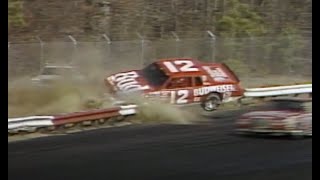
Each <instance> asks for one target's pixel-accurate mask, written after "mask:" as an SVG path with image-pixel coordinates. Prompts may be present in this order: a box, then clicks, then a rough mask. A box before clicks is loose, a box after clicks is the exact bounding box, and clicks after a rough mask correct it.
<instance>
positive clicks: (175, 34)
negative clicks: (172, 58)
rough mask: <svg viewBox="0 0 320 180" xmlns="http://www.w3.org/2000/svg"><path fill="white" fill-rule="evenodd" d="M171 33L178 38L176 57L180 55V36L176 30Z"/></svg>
mask: <svg viewBox="0 0 320 180" xmlns="http://www.w3.org/2000/svg"><path fill="white" fill-rule="evenodd" d="M171 34H172V35H173V37H174V38H175V39H176V57H179V56H180V50H179V42H180V38H179V36H178V35H177V33H175V32H174V31H171Z"/></svg>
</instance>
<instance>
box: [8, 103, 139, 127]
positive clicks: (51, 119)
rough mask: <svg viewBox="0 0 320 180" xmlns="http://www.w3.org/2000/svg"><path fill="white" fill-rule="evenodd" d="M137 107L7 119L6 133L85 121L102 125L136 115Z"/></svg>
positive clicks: (128, 106) (130, 106)
mask: <svg viewBox="0 0 320 180" xmlns="http://www.w3.org/2000/svg"><path fill="white" fill-rule="evenodd" d="M136 108H137V105H126V106H119V107H113V108H108V109H94V110H89V111H83V112H73V113H66V114H60V115H55V116H30V117H23V118H9V119H8V133H17V132H20V131H35V130H37V129H39V128H43V127H45V128H46V127H53V128H55V127H59V126H61V125H69V124H76V123H82V122H85V121H93V120H97V121H98V122H99V123H104V122H106V121H108V120H111V119H112V118H119V119H121V118H122V119H124V118H125V117H127V116H130V115H134V114H136V113H137V110H136Z"/></svg>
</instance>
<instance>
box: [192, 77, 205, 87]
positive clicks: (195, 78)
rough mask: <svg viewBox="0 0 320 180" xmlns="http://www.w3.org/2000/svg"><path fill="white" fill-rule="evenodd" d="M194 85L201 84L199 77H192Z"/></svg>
mask: <svg viewBox="0 0 320 180" xmlns="http://www.w3.org/2000/svg"><path fill="white" fill-rule="evenodd" d="M194 85H195V86H202V85H203V83H202V79H201V77H194Z"/></svg>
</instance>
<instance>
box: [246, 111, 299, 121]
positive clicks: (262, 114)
mask: <svg viewBox="0 0 320 180" xmlns="http://www.w3.org/2000/svg"><path fill="white" fill-rule="evenodd" d="M299 114H301V113H299V112H294V111H290V110H287V111H252V112H249V113H245V114H243V115H242V117H243V118H277V119H284V118H287V117H290V116H296V115H299Z"/></svg>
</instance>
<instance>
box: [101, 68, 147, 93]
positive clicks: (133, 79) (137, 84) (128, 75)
mask: <svg viewBox="0 0 320 180" xmlns="http://www.w3.org/2000/svg"><path fill="white" fill-rule="evenodd" d="M105 83H106V85H107V86H109V87H111V88H112V91H114V92H124V93H127V92H137V91H143V92H144V91H148V90H151V89H152V87H151V86H150V85H149V84H148V83H147V81H146V79H145V78H144V77H143V76H142V75H141V71H140V70H132V71H125V72H120V73H115V74H112V75H110V76H108V77H107V78H106V79H105Z"/></svg>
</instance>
